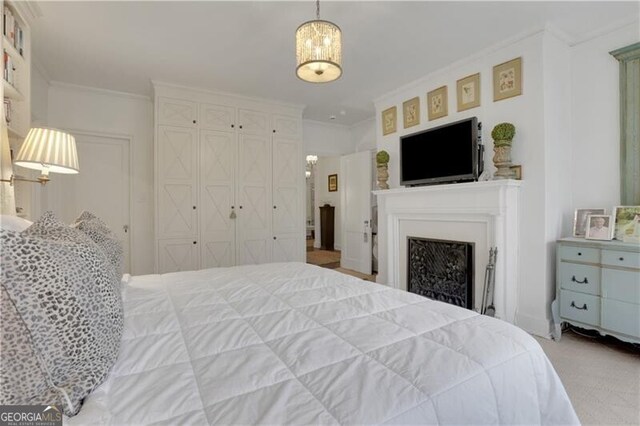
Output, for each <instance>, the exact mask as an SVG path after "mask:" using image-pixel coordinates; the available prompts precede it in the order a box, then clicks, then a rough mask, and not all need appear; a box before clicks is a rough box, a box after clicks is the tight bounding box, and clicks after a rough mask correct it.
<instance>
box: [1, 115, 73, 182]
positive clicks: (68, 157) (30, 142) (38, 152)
mask: <svg viewBox="0 0 640 426" xmlns="http://www.w3.org/2000/svg"><path fill="white" fill-rule="evenodd" d="M13 164H14V165H16V166H20V167H25V168H27V169H35V170H40V171H41V172H42V174H41V175H40V176H39V177H38V179H37V180H33V179H24V178H21V177H16V176H15V175H12V176H11V178H10V179H0V181H2V182H9V183H11V184H12V185H13V182H14V181H17V180H19V181H25V182H35V183H40V184H41V185H46V183H47V182H49V180H50V179H49V173H50V172H52V173H63V174H75V173H78V172H79V167H78V153H77V151H76V140H75V138H74V137H73V136H71V135H70V134H69V133H65V132H62V131H60V130H56V129H46V128H40V127H34V128H32V129H31V130H29V134H27V138H26V139H25V140H24V143H23V144H22V146H21V147H20V151H19V152H18V155H17V156H16V158H15V160H14V162H13Z"/></svg>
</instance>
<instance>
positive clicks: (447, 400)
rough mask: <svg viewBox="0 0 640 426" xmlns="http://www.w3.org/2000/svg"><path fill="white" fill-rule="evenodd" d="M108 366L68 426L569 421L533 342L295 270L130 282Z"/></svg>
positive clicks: (452, 312)
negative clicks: (118, 342) (117, 345)
mask: <svg viewBox="0 0 640 426" xmlns="http://www.w3.org/2000/svg"><path fill="white" fill-rule="evenodd" d="M123 294H124V301H125V331H124V336H123V339H124V340H123V342H122V348H121V351H120V355H119V358H118V361H117V363H116V365H115V366H114V367H113V369H112V371H111V373H110V375H109V377H108V378H107V380H106V381H105V382H104V383H103V384H102V385H101V386H100V387H99V388H98V389H96V390H95V391H94V393H93V394H92V395H90V396H89V397H88V398H87V399H86V400H85V403H84V406H83V408H82V410H81V411H80V413H79V414H78V415H77V416H75V417H73V418H71V419H65V421H66V422H68V423H69V424H83V423H86V424H88V423H90V424H98V423H101V424H180V425H187V424H207V423H208V424H253V423H269V424H281V423H291V424H312V423H327V424H334V423H335V424H337V423H340V424H376V423H390V424H402V423H405V424H406V423H421V424H426V423H441V424H485V423H492V424H497V423H502V424H576V423H578V419H577V417H576V415H575V412H574V410H573V408H572V406H571V403H570V401H569V399H568V397H567V394H566V392H565V390H564V388H563V386H562V384H561V382H560V380H559V379H558V377H557V375H556V373H555V371H554V370H553V368H552V366H551V364H550V362H549V360H548V359H547V358H546V356H545V355H544V353H543V351H542V349H541V348H540V346H539V345H538V344H537V342H536V341H535V340H534V339H533V338H531V337H530V336H529V335H527V334H526V333H525V332H523V331H522V330H520V329H518V328H516V327H514V326H512V325H510V324H507V323H505V322H502V321H499V320H496V319H493V318H488V317H486V316H481V315H477V314H476V313H474V312H471V311H468V310H465V309H461V308H457V307H454V306H451V305H447V304H444V303H439V302H434V301H431V300H428V299H425V298H423V297H421V296H417V295H414V294H411V293H407V292H402V291H399V290H394V289H391V288H388V287H385V286H382V285H377V284H374V283H370V282H365V281H362V280H359V279H356V278H353V277H350V276H347V275H343V274H340V273H338V272H335V271H331V270H327V269H322V268H318V267H315V266H310V265H305V264H301V263H286V264H284V263H280V264H268V265H259V266H243V267H236V268H223V269H208V270H202V271H194V272H181V273H174V274H166V275H147V276H138V277H132V278H130V279H129V281H128V282H127V283H125V285H124V288H123Z"/></svg>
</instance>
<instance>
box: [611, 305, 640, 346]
mask: <svg viewBox="0 0 640 426" xmlns="http://www.w3.org/2000/svg"><path fill="white" fill-rule="evenodd" d="M638 318H640V305H637V304H635V303H626V302H619V301H617V300H610V299H602V328H605V329H607V330H611V331H613V332H618V333H624V334H628V335H630V336H633V337H637V338H640V320H638Z"/></svg>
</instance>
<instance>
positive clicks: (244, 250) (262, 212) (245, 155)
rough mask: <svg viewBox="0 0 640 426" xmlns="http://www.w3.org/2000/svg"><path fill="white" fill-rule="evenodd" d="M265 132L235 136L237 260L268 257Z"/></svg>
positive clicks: (268, 163)
mask: <svg viewBox="0 0 640 426" xmlns="http://www.w3.org/2000/svg"><path fill="white" fill-rule="evenodd" d="M269 139H270V138H269V137H267V136H250V135H241V136H240V137H239V139H238V146H239V151H238V152H239V158H238V198H237V206H236V214H237V225H236V226H237V227H238V228H237V237H238V253H237V256H238V257H237V263H238V264H247V263H263V262H268V261H269V260H270V259H271V244H270V243H269V239H270V238H271V197H270V193H271V142H270V140H269Z"/></svg>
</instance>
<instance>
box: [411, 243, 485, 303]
mask: <svg viewBox="0 0 640 426" xmlns="http://www.w3.org/2000/svg"><path fill="white" fill-rule="evenodd" d="M408 244H409V250H408V256H407V263H408V265H407V269H408V273H407V288H408V290H409V291H410V292H412V293H416V294H419V295H422V296H426V297H428V298H430V299H434V300H439V301H442V302H447V303H450V304H452V305H456V306H462V307H463V308H467V309H473V278H474V277H473V275H474V274H473V271H474V268H473V243H466V242H460V241H444V240H433V239H428V238H416V237H408Z"/></svg>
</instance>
